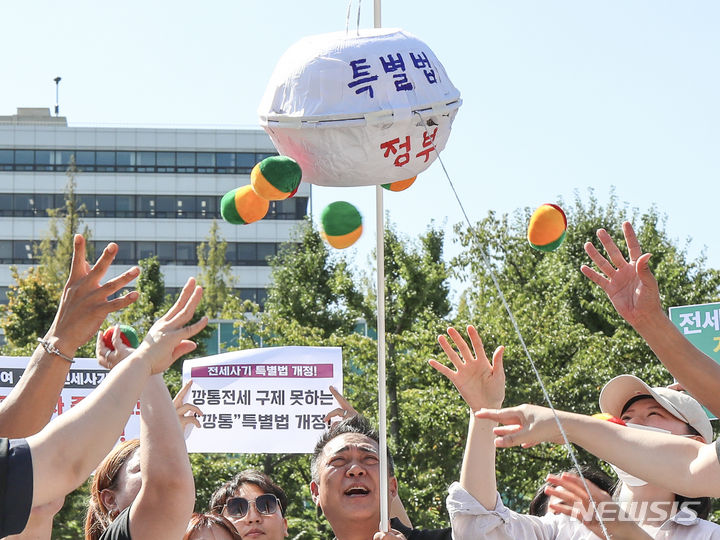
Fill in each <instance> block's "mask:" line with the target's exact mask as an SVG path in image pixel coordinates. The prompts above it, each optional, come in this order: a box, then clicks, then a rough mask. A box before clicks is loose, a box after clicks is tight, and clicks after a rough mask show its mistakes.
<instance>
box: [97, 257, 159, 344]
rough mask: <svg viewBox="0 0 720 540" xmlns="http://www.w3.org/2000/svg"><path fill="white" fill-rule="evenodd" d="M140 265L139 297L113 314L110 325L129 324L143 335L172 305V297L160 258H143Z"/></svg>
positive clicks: (137, 283)
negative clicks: (167, 295)
mask: <svg viewBox="0 0 720 540" xmlns="http://www.w3.org/2000/svg"><path fill="white" fill-rule="evenodd" d="M138 266H139V267H140V275H139V276H138V278H137V281H136V285H135V289H136V290H137V292H138V294H139V296H138V299H137V300H136V301H135V302H133V303H132V304H130V305H129V306H128V307H127V308H125V309H124V310H122V311H119V312H117V313H114V314H112V315H111V316H110V318H109V321H108V323H109V324H108V326H110V325H112V324H116V323H122V324H128V325H130V326H132V327H133V328H135V331H136V332H137V334H138V336H141V337H142V336H144V335H145V334H146V333H147V331H148V330H149V329H150V327H151V326H152V325H153V323H154V322H155V321H156V320H157V318H158V317H159V316H160V315H162V314H163V313H164V312H165V311H166V310H167V308H168V307H169V306H170V299H169V298H166V295H165V278H164V277H163V274H162V271H161V270H160V261H158V258H157V257H148V258H147V259H141V260H140V261H139V262H138Z"/></svg>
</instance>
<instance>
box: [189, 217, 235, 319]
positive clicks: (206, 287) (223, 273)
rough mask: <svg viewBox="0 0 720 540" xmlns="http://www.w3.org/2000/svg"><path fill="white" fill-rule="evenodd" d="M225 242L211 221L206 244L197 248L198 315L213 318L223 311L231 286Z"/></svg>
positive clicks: (214, 223)
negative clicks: (200, 289)
mask: <svg viewBox="0 0 720 540" xmlns="http://www.w3.org/2000/svg"><path fill="white" fill-rule="evenodd" d="M226 251H227V242H226V241H225V240H224V239H223V238H222V237H221V236H220V230H219V227H218V224H217V221H215V220H213V222H212V225H210V231H209V232H208V236H207V238H206V242H201V243H200V245H199V246H198V247H197V257H198V266H199V267H200V272H199V274H198V277H197V281H198V285H201V286H202V288H203V298H202V304H201V306H200V308H199V312H200V313H204V314H206V315H207V316H208V317H210V318H211V319H212V318H215V317H217V316H218V314H219V313H220V312H221V311H222V310H223V306H224V304H225V301H226V299H227V297H228V294H229V293H230V288H231V286H232V281H233V279H232V273H231V271H230V263H229V262H228V260H227V259H226V258H225V252H226Z"/></svg>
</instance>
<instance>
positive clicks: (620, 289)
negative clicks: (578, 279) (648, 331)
mask: <svg viewBox="0 0 720 540" xmlns="http://www.w3.org/2000/svg"><path fill="white" fill-rule="evenodd" d="M622 228H623V234H624V235H625V242H626V243H627V247H628V253H629V255H630V260H629V261H626V260H625V257H624V256H623V254H622V252H621V251H620V249H618V247H617V245H615V242H613V239H612V238H611V237H610V235H609V234H608V233H607V231H606V230H605V229H600V230H598V232H597V237H598V239H599V240H600V242H601V243H602V245H603V247H604V248H605V251H606V252H607V255H608V258H607V259H606V258H605V257H603V256H602V255H601V254H600V252H598V250H597V249H596V248H595V246H594V245H593V244H592V243H590V242H586V243H585V252H586V253H587V254H588V255H589V256H590V258H591V259H592V260H593V262H594V263H595V264H596V265H597V267H598V269H599V270H600V272H597V271H595V270H593V269H592V268H590V267H589V266H586V265H583V266H582V267H581V268H580V271H581V272H582V273H583V274H584V275H585V276H587V277H588V278H589V279H590V280H591V281H592V282H593V283H595V284H597V285H598V286H600V288H601V289H602V290H604V291H605V293H606V294H607V296H608V298H609V299H610V301H611V302H612V305H613V306H614V307H615V309H616V310H617V312H618V313H619V314H620V316H621V317H622V318H623V319H625V320H626V321H627V322H629V323H630V324H631V325H632V326H633V327H635V326H636V325H638V324H642V322H643V321H644V319H645V318H646V317H648V316H651V315H655V314H657V313H658V312H659V313H662V305H661V303H660V292H659V290H658V284H657V281H656V280H655V276H653V274H652V272H651V271H650V268H649V266H648V261H649V260H650V256H651V254H650V253H643V252H642V249H641V248H640V243H639V242H638V239H637V236H636V235H635V231H634V230H633V228H632V225H630V223H629V222H627V221H626V222H624V223H623V224H622Z"/></svg>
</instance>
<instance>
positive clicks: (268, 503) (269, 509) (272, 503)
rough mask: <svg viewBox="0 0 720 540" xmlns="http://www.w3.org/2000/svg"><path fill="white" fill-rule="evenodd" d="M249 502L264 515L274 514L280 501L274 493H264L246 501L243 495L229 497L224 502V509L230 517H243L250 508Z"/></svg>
mask: <svg viewBox="0 0 720 540" xmlns="http://www.w3.org/2000/svg"><path fill="white" fill-rule="evenodd" d="M250 503H252V504H254V505H255V509H256V510H257V511H258V512H259V513H261V514H263V515H266V516H269V515H271V514H274V513H275V512H276V511H277V509H278V506H280V501H279V500H278V498H277V497H276V496H275V495H272V494H271V493H266V494H265V495H260V496H259V497H258V498H257V499H255V500H253V501H248V500H247V499H246V498H245V497H231V498H229V499H228V500H227V501H226V502H225V510H227V515H228V516H230V517H234V518H243V517H245V516H246V515H247V513H248V510H250Z"/></svg>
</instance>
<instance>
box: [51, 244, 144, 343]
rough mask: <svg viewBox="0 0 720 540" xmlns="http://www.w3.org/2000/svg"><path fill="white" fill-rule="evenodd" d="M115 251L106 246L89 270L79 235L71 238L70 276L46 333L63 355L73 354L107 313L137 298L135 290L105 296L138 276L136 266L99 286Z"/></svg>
mask: <svg viewBox="0 0 720 540" xmlns="http://www.w3.org/2000/svg"><path fill="white" fill-rule="evenodd" d="M117 251H118V247H117V244H114V243H110V244H108V245H107V247H106V248H105V249H104V250H103V252H102V255H100V258H99V259H98V260H97V262H96V263H95V264H94V265H93V266H92V267H91V266H90V264H89V263H88V262H87V260H85V239H84V238H83V237H82V235H80V234H76V235H75V238H74V244H73V259H72V266H71V267H70V276H69V277H68V280H67V283H66V284H65V288H64V289H63V292H62V297H61V298H60V305H59V306H58V310H57V313H56V315H55V320H54V321H53V323H52V326H51V327H50V330H49V331H48V333H47V334H46V339H47V340H49V341H51V342H52V343H53V344H54V345H55V346H56V347H57V348H58V349H59V350H60V351H61V352H62V353H64V354H65V355H67V356H74V354H75V351H76V350H77V349H78V348H79V347H81V346H83V345H84V344H85V343H87V342H88V341H89V340H90V338H91V337H92V336H93V335H94V334H95V333H96V332H97V331H98V329H99V328H100V326H101V325H102V323H103V321H105V317H107V315H108V314H109V313H112V312H113V311H118V310H120V309H123V308H124V307H127V306H129V305H130V304H132V303H133V302H134V301H135V300H137V299H138V293H137V291H132V292H130V293H128V294H126V295H125V296H122V297H120V298H115V299H114V300H108V297H109V296H111V295H113V294H115V293H116V292H117V291H119V290H120V289H122V288H123V287H124V286H125V285H127V284H128V283H130V282H131V281H132V280H133V279H135V278H136V277H138V275H139V274H140V269H139V268H138V267H137V266H135V267H133V268H130V269H129V270H127V271H125V272H124V273H122V274H121V275H119V276H118V277H116V278H113V279H111V280H109V281H108V282H107V283H105V284H104V285H100V280H101V279H102V278H103V277H104V276H105V273H106V272H107V270H108V268H109V267H110V264H111V263H112V261H113V259H114V258H115V255H116V254H117Z"/></svg>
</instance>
